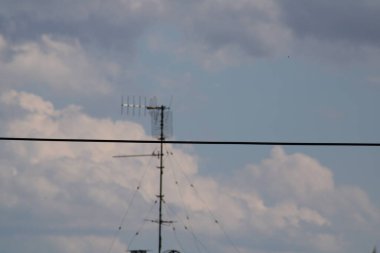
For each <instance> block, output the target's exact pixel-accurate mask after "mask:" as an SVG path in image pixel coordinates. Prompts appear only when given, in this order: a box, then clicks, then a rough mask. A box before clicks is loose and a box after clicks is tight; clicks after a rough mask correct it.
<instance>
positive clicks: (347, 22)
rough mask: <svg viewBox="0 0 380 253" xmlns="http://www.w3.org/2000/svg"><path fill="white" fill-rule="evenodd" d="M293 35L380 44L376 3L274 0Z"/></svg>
mask: <svg viewBox="0 0 380 253" xmlns="http://www.w3.org/2000/svg"><path fill="white" fill-rule="evenodd" d="M277 3H278V5H279V6H281V9H282V14H283V21H284V22H285V24H287V25H288V26H289V28H291V29H292V31H293V32H294V34H295V36H297V37H300V38H301V39H302V38H304V37H312V38H315V39H317V40H324V41H335V40H337V41H341V42H346V43H348V44H353V45H369V46H374V47H379V46H380V30H379V28H378V26H379V24H380V16H379V12H380V2H379V1H373V0H364V1H355V0H346V1H327V0H308V1H294V0H284V1H283V0H281V1H277Z"/></svg>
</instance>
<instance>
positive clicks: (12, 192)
mask: <svg viewBox="0 0 380 253" xmlns="http://www.w3.org/2000/svg"><path fill="white" fill-rule="evenodd" d="M0 103H1V105H2V106H3V107H6V108H7V109H9V108H12V107H17V108H18V110H19V113H18V114H16V115H14V116H13V117H11V118H9V119H7V120H6V121H5V122H3V124H5V126H3V129H4V130H3V131H4V132H5V134H6V135H9V136H33V137H36V136H38V137H72V138H107V139H113V138H124V139H146V138H149V136H147V135H146V134H145V132H144V130H143V128H142V127H141V126H140V125H138V124H134V123H131V122H120V121H112V120H110V119H98V118H93V117H90V116H88V115H86V114H85V113H84V112H83V111H82V110H81V109H80V108H79V107H77V106H68V107H66V108H63V109H56V108H55V107H54V105H53V104H52V103H50V102H48V101H45V100H44V99H42V98H41V97H39V96H36V95H33V94H29V93H25V92H17V91H8V92H6V93H4V94H3V95H2V96H1V99H0ZM21 112H22V113H21ZM166 148H167V149H168V150H169V151H173V152H174V156H171V155H168V156H167V157H166V158H165V199H166V205H168V206H170V207H171V208H170V209H171V210H172V211H171V212H167V211H165V217H168V218H169V217H170V218H173V219H175V220H177V221H178V224H176V226H177V228H178V230H180V227H183V225H184V224H182V222H185V224H188V223H191V227H192V228H193V229H194V231H195V232H196V233H197V235H198V236H199V237H201V238H202V240H203V239H204V240H203V242H204V243H205V242H207V243H209V244H210V245H214V246H211V247H216V248H218V249H219V250H220V251H221V252H228V251H229V250H231V245H229V246H227V245H226V244H227V243H226V238H225V237H224V233H225V232H226V233H227V234H229V235H230V236H231V235H232V239H233V240H235V239H238V241H239V243H237V246H238V247H239V248H241V251H242V252H249V251H250V250H251V249H252V248H254V249H255V250H257V252H271V251H273V249H274V248H272V250H270V249H269V248H268V247H267V245H266V243H267V242H268V241H271V242H273V243H275V245H277V246H273V247H279V248H281V252H291V251H292V249H300V250H301V251H303V252H345V251H346V250H347V249H348V248H349V247H350V246H352V244H354V243H356V241H355V240H354V241H352V242H351V241H349V239H348V238H350V237H351V236H352V235H353V234H355V233H358V232H360V233H372V232H370V231H374V230H375V229H376V226H378V225H379V223H380V217H379V210H378V209H377V208H376V207H374V206H373V204H372V203H371V201H370V199H369V198H368V196H367V195H366V193H365V192H363V191H362V190H361V189H359V188H357V187H352V186H350V187H348V186H339V185H336V183H335V182H334V179H333V174H332V172H331V171H330V170H329V169H328V168H326V167H324V166H322V165H321V164H320V163H319V162H318V161H316V160H315V159H313V158H311V157H309V156H307V155H305V154H301V153H295V154H287V153H286V152H285V151H284V150H283V149H282V148H280V147H275V148H274V149H273V150H272V154H271V156H270V157H269V158H267V159H265V160H263V161H262V162H261V163H260V164H257V165H248V166H247V167H246V168H245V169H244V170H241V171H239V172H238V173H236V175H235V177H234V178H232V179H229V180H228V181H225V182H222V181H218V180H216V179H214V178H211V177H204V176H202V175H200V174H198V171H197V159H196V157H195V156H194V155H190V154H189V153H188V152H187V151H185V150H180V149H177V148H174V147H171V146H170V145H169V146H166ZM154 149H155V146H154V145H132V144H125V145H116V144H84V143H82V144H79V143H9V144H7V145H5V147H2V151H3V152H2V153H0V159H1V165H0V167H1V168H0V185H1V191H0V210H1V212H2V214H3V217H5V218H4V219H3V220H2V221H0V222H1V227H2V228H4V229H0V233H2V234H6V235H7V236H8V237H12V236H20V235H21V234H22V235H23V236H25V237H26V238H28V239H27V240H25V241H24V242H25V244H23V247H29V244H30V243H32V242H31V241H33V240H31V239H30V238H32V237H33V236H36V235H38V236H39V237H40V239H38V240H37V239H36V240H35V241H34V243H38V244H39V243H40V244H44V245H45V246H46V247H49V248H51V249H52V252H62V253H65V252H72V251H74V252H76V251H78V252H79V251H80V252H93V251H94V250H95V251H96V250H98V251H99V250H104V249H105V248H107V247H108V246H109V245H110V243H111V241H112V235H113V233H114V232H115V230H117V227H118V225H119V224H120V218H121V217H122V215H123V212H125V208H126V205H127V202H128V200H129V199H130V198H131V195H132V193H133V192H134V190H135V189H136V187H137V185H138V184H139V182H140V181H141V179H142V178H144V180H142V181H141V190H139V192H138V194H137V197H136V200H135V205H134V207H135V208H136V209H134V210H131V212H130V215H129V216H128V218H127V220H126V223H125V224H128V225H129V226H128V229H127V230H128V231H124V225H125V224H124V225H123V230H122V231H121V237H120V238H119V240H120V241H118V243H117V246H116V247H117V248H119V249H121V248H127V246H126V244H127V242H126V241H127V239H126V238H128V236H127V234H126V233H127V232H128V233H129V234H130V233H133V232H135V231H134V230H133V229H135V228H136V227H137V226H138V224H140V222H141V221H142V220H143V219H144V218H147V217H144V215H145V214H146V213H145V212H146V210H147V209H148V208H149V203H152V202H153V201H154V199H155V197H154V196H155V195H156V194H157V190H158V188H157V184H156V182H157V177H158V173H157V170H155V169H151V168H154V167H155V166H156V162H157V161H156V159H155V158H153V159H150V160H149V159H144V158H142V159H132V160H128V159H114V158H112V155H116V154H123V153H124V154H139V153H151V152H152V150H154ZM174 174H175V175H174ZM143 175H144V176H143ZM176 182H177V183H178V185H179V187H180V189H181V190H179V189H178V185H177V184H176ZM191 184H193V185H194V186H195V187H192V186H191ZM184 204H185V206H186V209H185V208H184V206H183V205H184ZM165 210H166V209H165ZM173 210H174V217H173ZM186 210H187V211H186ZM210 212H211V213H212V215H211V217H210ZM186 214H189V215H190V220H187V219H186ZM152 216H153V217H154V215H152ZM149 218H152V217H151V216H149ZM214 219H217V220H218V222H219V223H220V225H221V226H219V225H218V224H217V223H215V221H214ZM221 228H223V229H221ZM148 230H149V229H148ZM153 231H156V230H155V229H154V230H153ZM223 231H224V232H223ZM7 233H8V234H7ZM52 233H53V234H54V236H52ZM190 237H191V236H190ZM252 237H253V238H254V239H252ZM221 240H222V241H224V243H221ZM94 241H96V242H94ZM100 242H101V243H100ZM7 245H8V246H9V248H12V249H15V248H17V247H21V246H20V245H17V247H16V245H9V243H8V244H7ZM215 245H218V246H215ZM16 251H17V250H16ZM16 251H15V250H13V251H12V250H10V251H9V252H16Z"/></svg>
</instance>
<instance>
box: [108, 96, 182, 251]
mask: <svg viewBox="0 0 380 253" xmlns="http://www.w3.org/2000/svg"><path fill="white" fill-rule="evenodd" d="M136 100H137V99H135V96H132V97H131V98H130V97H129V96H128V97H127V99H126V103H125V102H124V98H123V97H122V98H121V113H122V114H123V113H124V111H126V113H127V114H130V113H131V114H132V115H133V116H134V115H135V114H136V111H137V113H138V115H139V116H140V115H141V111H143V113H144V115H146V112H147V111H148V112H149V114H150V117H151V134H152V136H153V137H155V138H157V139H158V140H159V144H160V149H159V151H154V152H153V153H151V154H140V155H116V156H114V157H115V158H122V157H126V158H127V157H143V156H156V157H157V158H158V159H159V160H160V162H159V166H158V167H157V168H158V169H159V170H160V172H159V173H160V177H159V194H158V195H157V198H158V203H159V207H158V208H159V209H158V219H157V220H151V221H152V222H155V223H157V224H158V253H161V251H162V225H165V224H172V223H173V221H169V220H164V219H163V217H162V204H163V203H164V194H163V176H164V168H165V167H164V163H163V156H164V150H163V146H164V142H165V140H166V139H167V138H170V137H171V136H172V135H173V127H172V121H173V116H172V115H173V114H172V111H171V110H170V106H165V105H158V103H157V98H156V97H153V98H151V99H150V100H149V105H148V104H147V99H146V97H144V99H143V100H144V103H143V104H142V98H141V96H139V97H138V103H136V102H137V101H136ZM171 101H172V99H171ZM171 101H170V104H171V103H172V102H171ZM130 252H146V250H132V251H130ZM165 252H178V253H179V251H177V250H168V251H165Z"/></svg>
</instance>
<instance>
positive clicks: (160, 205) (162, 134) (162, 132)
mask: <svg viewBox="0 0 380 253" xmlns="http://www.w3.org/2000/svg"><path fill="white" fill-rule="evenodd" d="M164 110H165V106H163V105H162V106H161V107H160V113H161V115H160V116H161V122H160V127H161V135H160V141H161V142H160V166H159V169H160V194H159V195H158V198H159V200H160V203H159V212H158V253H161V248H162V236H161V232H162V223H163V221H162V202H163V198H164V195H163V193H162V184H163V174H164V165H163V155H164V152H163V145H164V140H165V136H164Z"/></svg>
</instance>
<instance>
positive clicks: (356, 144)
mask: <svg viewBox="0 0 380 253" xmlns="http://www.w3.org/2000/svg"><path fill="white" fill-rule="evenodd" d="M0 141H38V142H97V143H161V142H162V143H168V144H195V145H262V146H274V145H280V146H342V147H344V146H349V147H380V143H377V142H287V141H181V140H179V141H171V140H163V141H160V140H122V139H72V138H29V137H25V138H23V137H0Z"/></svg>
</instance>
